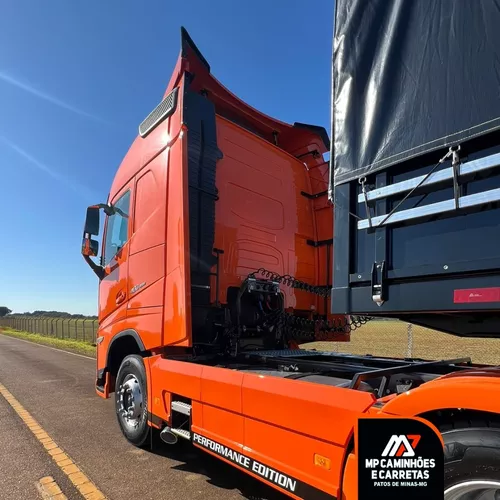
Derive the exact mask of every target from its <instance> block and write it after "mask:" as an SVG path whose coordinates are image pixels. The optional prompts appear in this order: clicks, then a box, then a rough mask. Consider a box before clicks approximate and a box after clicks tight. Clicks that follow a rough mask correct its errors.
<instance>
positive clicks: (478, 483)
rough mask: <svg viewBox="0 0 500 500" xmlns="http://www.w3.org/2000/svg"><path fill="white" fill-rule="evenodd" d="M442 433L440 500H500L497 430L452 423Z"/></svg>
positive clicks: (498, 440) (498, 438)
mask: <svg viewBox="0 0 500 500" xmlns="http://www.w3.org/2000/svg"><path fill="white" fill-rule="evenodd" d="M454 427H455V428H454V429H452V430H446V431H442V436H443V440H444V443H445V448H444V500H499V499H500V429H498V428H490V427H471V426H470V424H469V423H468V422H463V423H454Z"/></svg>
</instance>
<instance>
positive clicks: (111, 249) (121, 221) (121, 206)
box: [104, 191, 130, 266]
mask: <svg viewBox="0 0 500 500" xmlns="http://www.w3.org/2000/svg"><path fill="white" fill-rule="evenodd" d="M114 206H115V208H116V209H117V213H115V214H114V215H111V216H109V217H108V223H107V227H106V242H105V244H104V265H105V266H107V265H108V264H109V262H110V261H111V259H112V258H113V257H114V256H115V255H116V253H117V252H119V251H120V250H121V249H122V247H123V245H125V243H126V242H127V240H128V221H129V217H128V216H129V213H130V191H127V192H125V193H124V194H123V195H122V196H121V197H120V198H119V199H118V201H117V202H116V203H114Z"/></svg>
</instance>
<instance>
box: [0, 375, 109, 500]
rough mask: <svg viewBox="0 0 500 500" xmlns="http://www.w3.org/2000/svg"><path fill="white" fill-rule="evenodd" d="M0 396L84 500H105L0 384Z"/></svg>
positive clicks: (61, 498)
mask: <svg viewBox="0 0 500 500" xmlns="http://www.w3.org/2000/svg"><path fill="white" fill-rule="evenodd" d="M0 394H1V395H2V396H3V397H4V398H5V399H6V401H7V402H8V403H9V404H10V406H11V407H12V408H13V409H14V411H15V412H16V413H17V414H18V415H19V416H20V417H21V420H22V421H23V422H24V423H25V424H26V425H27V426H28V428H29V429H30V431H31V432H32V433H33V434H34V435H35V437H36V438H37V439H38V441H39V442H40V443H41V444H42V445H43V447H44V448H45V450H46V451H47V453H48V454H49V455H50V456H51V457H52V460H54V462H55V463H56V465H57V466H58V467H59V468H60V469H61V470H62V471H63V472H64V474H66V476H68V478H69V480H70V481H71V482H72V483H73V484H74V485H75V487H76V488H77V489H78V491H79V492H80V493H81V494H82V495H83V497H84V498H85V500H105V499H106V497H105V496H104V494H103V493H102V492H101V491H99V489H98V488H97V486H96V485H95V484H94V483H93V482H92V481H91V480H90V479H89V478H88V477H87V476H86V475H85V474H84V473H83V472H82V471H81V470H80V468H79V467H78V465H76V464H75V463H74V462H73V460H72V459H71V457H69V455H67V454H66V453H65V452H64V450H63V449H62V448H61V447H60V446H58V445H57V443H56V442H55V441H54V440H53V439H52V438H51V437H50V436H49V435H48V434H47V433H46V432H45V431H44V430H43V429H42V427H41V426H40V424H39V423H38V422H37V421H36V420H35V419H34V418H33V417H32V416H31V415H30V414H29V413H28V412H27V411H26V410H25V409H24V407H23V406H22V405H21V403H19V401H18V400H17V399H16V398H15V397H14V396H13V395H12V394H11V393H10V392H9V391H8V390H7V389H6V388H5V386H4V385H2V384H0ZM44 479H46V478H44ZM64 498H65V497H64ZM57 500H63V497H57Z"/></svg>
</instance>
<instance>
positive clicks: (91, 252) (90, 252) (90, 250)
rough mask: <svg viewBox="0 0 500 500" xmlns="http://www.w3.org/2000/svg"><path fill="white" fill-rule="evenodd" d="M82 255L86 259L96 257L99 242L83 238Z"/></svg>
mask: <svg viewBox="0 0 500 500" xmlns="http://www.w3.org/2000/svg"><path fill="white" fill-rule="evenodd" d="M82 255H85V256H86V257H97V256H98V255H99V242H98V241H96V240H93V239H91V238H83V241H82Z"/></svg>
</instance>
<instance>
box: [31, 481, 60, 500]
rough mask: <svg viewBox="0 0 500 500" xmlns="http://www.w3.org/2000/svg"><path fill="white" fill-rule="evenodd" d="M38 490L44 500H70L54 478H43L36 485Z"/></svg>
mask: <svg viewBox="0 0 500 500" xmlns="http://www.w3.org/2000/svg"><path fill="white" fill-rule="evenodd" d="M36 489H37V490H38V491H39V493H40V495H41V496H42V498H43V500H68V497H67V496H66V495H65V494H64V493H63V492H62V491H61V488H59V485H58V484H57V483H56V482H55V480H54V478H53V477H52V476H47V477H42V479H40V481H38V482H37V483H36Z"/></svg>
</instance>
